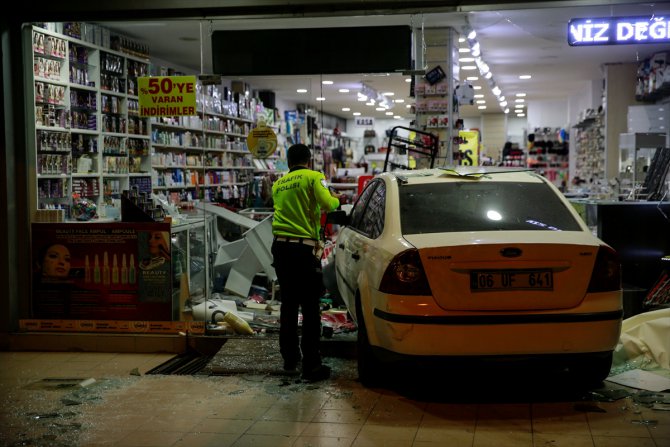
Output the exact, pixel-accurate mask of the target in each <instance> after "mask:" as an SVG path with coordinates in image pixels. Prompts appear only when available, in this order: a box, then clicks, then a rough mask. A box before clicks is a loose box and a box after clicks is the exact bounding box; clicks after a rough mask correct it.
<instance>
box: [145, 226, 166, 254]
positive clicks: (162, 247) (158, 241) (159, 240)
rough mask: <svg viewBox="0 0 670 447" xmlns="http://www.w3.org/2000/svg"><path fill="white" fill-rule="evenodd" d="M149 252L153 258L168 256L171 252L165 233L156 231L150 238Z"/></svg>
mask: <svg viewBox="0 0 670 447" xmlns="http://www.w3.org/2000/svg"><path fill="white" fill-rule="evenodd" d="M149 252H150V253H151V255H152V256H166V255H167V253H169V252H170V250H169V248H168V247H167V246H166V243H165V237H164V236H163V232H161V231H154V232H152V233H151V237H150V238H149Z"/></svg>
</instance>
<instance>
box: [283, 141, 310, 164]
mask: <svg viewBox="0 0 670 447" xmlns="http://www.w3.org/2000/svg"><path fill="white" fill-rule="evenodd" d="M286 158H287V161H288V167H289V168H291V167H293V166H297V165H305V166H307V165H308V164H309V161H310V160H311V159H312V152H311V151H310V150H309V148H308V147H307V146H305V145H304V144H294V145H293V146H291V147H289V148H288V152H287V154H286Z"/></svg>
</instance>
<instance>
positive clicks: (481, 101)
mask: <svg viewBox="0 0 670 447" xmlns="http://www.w3.org/2000/svg"><path fill="white" fill-rule="evenodd" d="M477 104H486V100H485V99H478V100H477Z"/></svg>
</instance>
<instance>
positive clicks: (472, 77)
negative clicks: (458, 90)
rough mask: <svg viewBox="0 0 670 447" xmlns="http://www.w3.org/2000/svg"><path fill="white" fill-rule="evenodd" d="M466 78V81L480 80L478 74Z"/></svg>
mask: <svg viewBox="0 0 670 447" xmlns="http://www.w3.org/2000/svg"><path fill="white" fill-rule="evenodd" d="M465 80H466V81H479V77H478V76H468V77H467V78H465Z"/></svg>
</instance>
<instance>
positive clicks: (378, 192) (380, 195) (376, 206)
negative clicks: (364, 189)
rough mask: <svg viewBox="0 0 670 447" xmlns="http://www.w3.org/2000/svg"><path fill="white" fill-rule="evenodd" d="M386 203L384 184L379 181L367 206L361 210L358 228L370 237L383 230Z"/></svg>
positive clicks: (378, 234) (379, 233)
mask: <svg viewBox="0 0 670 447" xmlns="http://www.w3.org/2000/svg"><path fill="white" fill-rule="evenodd" d="M385 204H386V185H385V184H384V182H383V181H379V186H377V188H375V190H374V191H373V193H372V195H371V196H370V200H369V201H368V206H367V207H366V208H365V211H364V212H363V217H362V218H361V221H360V224H359V225H358V229H359V230H360V232H361V233H363V234H365V235H366V236H367V237H369V238H370V239H376V238H378V237H379V236H380V235H381V234H382V231H383V230H384V209H385Z"/></svg>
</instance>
